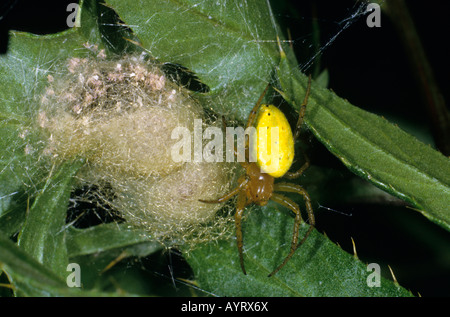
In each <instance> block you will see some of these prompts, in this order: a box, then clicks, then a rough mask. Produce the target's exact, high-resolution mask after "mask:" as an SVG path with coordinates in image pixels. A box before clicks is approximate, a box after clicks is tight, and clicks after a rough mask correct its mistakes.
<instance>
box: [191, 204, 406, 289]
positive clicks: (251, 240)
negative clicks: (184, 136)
mask: <svg viewBox="0 0 450 317" xmlns="http://www.w3.org/2000/svg"><path fill="white" fill-rule="evenodd" d="M286 211H287V210H285V209H282V208H281V207H278V206H277V205H276V204H270V205H268V207H266V208H248V210H247V211H246V212H247V214H248V219H247V220H246V221H244V225H243V234H244V262H245V266H246V271H247V275H244V274H243V273H242V271H241V267H240V265H239V256H238V251H237V247H236V242H235V241H234V240H227V241H220V242H219V243H208V244H204V245H202V246H200V247H199V248H198V249H196V250H194V251H193V252H190V253H189V254H188V256H187V260H188V262H189V264H190V265H191V266H192V268H193V270H194V273H195V276H196V277H197V279H198V283H199V286H200V287H201V288H202V289H205V290H207V291H208V292H211V293H212V294H214V295H217V296H258V297H259V296H411V293H410V292H408V291H407V290H405V289H404V288H402V287H399V286H398V285H396V284H395V283H394V282H392V281H390V280H387V279H385V278H381V281H380V287H369V285H368V283H367V280H368V279H370V278H371V277H370V273H372V271H371V270H369V271H368V269H367V266H366V265H365V264H363V263H362V262H360V261H359V260H357V259H355V258H354V257H353V256H351V255H349V254H348V253H346V252H345V251H343V250H342V249H341V248H339V247H338V246H336V245H335V244H334V243H332V242H331V241H330V240H329V239H327V238H326V237H324V236H323V235H322V234H320V233H318V232H317V231H313V233H312V234H311V235H310V236H309V237H308V239H306V241H305V243H304V244H303V245H302V246H300V248H299V249H297V251H296V253H295V254H294V256H293V257H292V258H291V260H290V261H289V262H287V264H286V265H285V266H284V267H283V268H282V269H281V270H280V271H279V272H278V273H276V275H274V276H272V277H268V276H267V275H268V274H269V273H270V272H272V271H273V270H274V269H275V268H276V267H277V266H278V265H279V264H280V263H281V261H282V260H283V259H284V257H285V256H286V255H287V254H288V252H289V248H290V241H291V239H292V229H293V223H294V220H293V218H292V217H289V216H288V214H287V213H286ZM306 230H307V226H303V227H302V228H301V233H300V236H303V235H304V234H305V233H306ZM383 269H384V270H386V271H387V270H388V268H382V270H383Z"/></svg>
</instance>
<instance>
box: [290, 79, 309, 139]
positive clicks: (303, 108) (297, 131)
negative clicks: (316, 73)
mask: <svg viewBox="0 0 450 317" xmlns="http://www.w3.org/2000/svg"><path fill="white" fill-rule="evenodd" d="M310 92H311V75H309V78H308V87H307V88H306V95H305V99H303V102H302V104H301V105H300V111H299V113H298V121H297V125H296V127H295V133H294V141H295V140H297V139H298V137H299V136H300V130H301V127H302V124H303V118H304V117H305V114H306V105H307V104H308V98H309V93H310Z"/></svg>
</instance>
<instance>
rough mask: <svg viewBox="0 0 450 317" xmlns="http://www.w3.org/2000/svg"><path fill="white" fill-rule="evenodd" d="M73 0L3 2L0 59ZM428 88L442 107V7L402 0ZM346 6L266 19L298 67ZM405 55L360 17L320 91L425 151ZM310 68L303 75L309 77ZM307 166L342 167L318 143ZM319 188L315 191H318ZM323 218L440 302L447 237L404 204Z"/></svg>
mask: <svg viewBox="0 0 450 317" xmlns="http://www.w3.org/2000/svg"><path fill="white" fill-rule="evenodd" d="M71 2H76V1H66V0H59V1H20V0H6V1H5V0H3V2H2V3H3V4H0V18H1V20H0V53H5V52H7V50H8V31H9V30H20V31H25V32H31V33H35V34H48V33H57V32H60V31H62V30H64V29H67V26H66V18H67V15H68V14H69V12H67V11H66V8H67V4H68V3H71ZM407 4H408V7H409V9H410V11H411V15H412V17H413V19H414V22H415V25H416V28H417V31H418V33H419V35H420V38H421V41H422V43H423V46H424V47H425V51H426V54H427V56H428V59H429V62H430V64H431V66H432V68H433V70H434V75H435V77H436V80H437V84H438V86H439V87H440V89H441V91H442V93H443V95H444V98H445V100H447V101H448V100H449V98H450V96H449V92H448V91H449V89H448V88H449V86H450V77H449V70H450V67H449V66H450V65H449V64H450V61H449V56H450V54H449V53H450V49H449V48H448V44H447V42H448V33H449V31H450V28H449V26H448V23H449V20H448V14H449V12H450V10H449V9H450V4H449V2H448V1H432V2H427V3H426V4H425V2H423V1H420V2H419V1H414V2H413V1H408V3H407ZM357 6H358V5H357V4H355V2H354V1H344V0H342V1H277V2H276V3H275V2H274V4H273V7H274V12H275V15H276V17H277V19H278V21H279V22H280V23H281V25H282V27H283V28H285V29H286V30H287V29H289V30H290V33H291V37H292V40H293V45H294V48H295V50H296V52H297V56H298V59H299V62H300V65H302V63H305V62H306V61H307V60H309V58H311V56H313V55H314V52H313V50H311V49H309V48H308V47H311V46H312V45H313V44H314V43H313V36H312V29H311V23H312V21H313V20H314V19H317V21H318V22H319V27H320V28H319V29H320V39H321V40H320V41H321V42H320V45H321V46H323V45H324V44H325V43H327V42H328V41H329V39H330V38H332V37H333V36H334V35H335V34H336V33H337V32H339V31H340V30H341V29H342V25H343V24H342V22H343V21H344V20H345V19H346V18H348V17H350V16H351V15H352V13H354V12H355V10H356V8H357ZM409 53H410V52H408V51H407V50H405V48H404V46H403V45H402V41H401V34H398V33H397V31H396V29H395V28H394V26H393V24H392V23H391V21H390V19H389V17H387V16H385V15H382V17H381V27H380V28H369V27H367V25H366V18H365V17H364V16H363V17H361V18H360V19H359V20H355V21H354V22H353V23H352V24H351V26H350V27H349V28H348V29H346V30H344V31H343V32H342V33H341V34H340V35H339V37H338V38H337V39H336V40H335V41H334V42H333V43H332V44H331V45H330V46H329V47H328V48H327V49H326V50H325V51H324V52H323V54H321V55H320V56H319V60H318V61H320V68H321V69H327V70H328V71H329V74H330V81H329V87H330V88H332V89H333V90H334V91H335V92H336V93H337V94H338V95H339V96H341V97H343V98H346V99H348V100H349V101H350V102H351V103H352V104H354V105H356V106H358V107H361V108H364V109H366V110H368V111H371V112H374V113H377V114H380V115H383V116H385V117H386V118H388V119H389V120H390V121H392V122H395V123H397V124H399V126H400V127H402V128H404V129H405V130H407V131H408V132H410V133H412V134H414V135H415V136H416V137H418V138H419V139H420V140H422V141H423V142H425V143H429V144H431V145H432V146H435V140H433V136H432V135H431V132H430V131H431V127H430V121H429V119H428V118H427V115H426V110H425V103H424V99H423V96H422V95H421V94H420V89H419V88H420V87H419V86H418V82H417V81H416V79H415V75H414V71H413V69H412V67H411V64H410V63H409V60H408V54H409ZM313 69H314V66H312V67H311V68H309V69H307V70H306V72H308V71H312V70H313ZM313 147H314V149H313V155H312V164H313V165H318V166H335V167H336V168H337V169H338V170H339V169H342V170H343V173H345V171H344V168H343V166H342V164H341V163H340V162H338V161H337V159H335V158H334V157H333V156H331V155H330V154H328V153H327V152H326V151H325V150H323V148H322V147H321V145H320V144H315V145H314V146H313ZM324 190H325V189H324ZM327 207H329V208H331V209H333V210H337V211H339V212H333V211H332V210H327V209H324V208H319V210H318V211H317V212H316V217H317V225H318V229H319V230H320V231H322V232H325V233H326V234H327V235H328V236H329V237H330V239H331V240H332V241H335V242H336V243H339V245H340V246H341V247H342V248H343V249H345V250H347V251H348V252H350V253H353V251H352V244H351V238H350V237H352V238H353V239H354V240H355V242H356V247H357V252H358V256H359V257H360V258H361V259H362V260H363V261H365V262H367V263H370V262H377V263H379V264H380V265H381V269H382V274H383V275H384V276H386V277H387V278H390V273H389V270H388V268H387V265H390V266H391V267H392V269H393V271H394V273H395V275H396V278H397V280H398V281H399V283H400V284H401V285H402V286H404V287H406V288H408V289H410V290H411V291H413V293H414V294H417V293H420V295H422V296H449V295H450V287H449V285H450V252H449V250H450V234H449V233H448V232H447V231H445V230H443V229H442V228H440V227H438V226H437V225H434V224H433V223H430V222H429V221H428V220H427V219H425V218H424V217H423V216H422V215H420V214H419V213H417V212H415V211H413V210H411V209H408V208H405V206H398V205H395V204H394V205H393V206H387V205H385V204H380V203H376V204H374V203H364V202H358V203H352V204H343V203H336V204H333V203H328V204H327Z"/></svg>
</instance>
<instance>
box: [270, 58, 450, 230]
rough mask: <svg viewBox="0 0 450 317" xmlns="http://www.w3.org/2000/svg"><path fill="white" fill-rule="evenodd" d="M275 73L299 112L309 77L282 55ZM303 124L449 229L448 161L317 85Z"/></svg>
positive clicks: (355, 167)
mask: <svg viewBox="0 0 450 317" xmlns="http://www.w3.org/2000/svg"><path fill="white" fill-rule="evenodd" d="M278 75H279V79H280V83H281V87H282V90H283V92H284V97H285V99H286V100H287V101H288V102H289V103H291V104H292V105H293V106H294V107H295V108H297V109H298V107H299V106H300V104H301V103H302V101H303V99H304V96H305V88H306V86H307V77H306V76H305V75H304V74H302V73H301V72H300V71H299V70H298V68H297V63H296V62H295V60H294V59H293V58H288V57H286V55H284V54H282V59H281V64H280V67H279V71H278ZM306 123H307V125H308V127H309V128H310V129H311V130H312V131H313V133H314V135H315V136H316V137H317V138H318V139H319V140H320V141H321V142H322V143H323V144H324V145H325V146H326V147H327V148H328V149H329V150H330V151H331V152H332V153H333V154H334V155H336V156H337V157H338V158H339V159H340V160H341V161H342V162H343V163H344V164H345V165H346V166H347V167H348V168H349V169H350V170H351V171H353V172H354V173H356V174H357V175H359V176H360V177H362V178H364V179H366V180H368V181H369V182H371V183H373V184H374V185H376V186H378V187H380V188H381V189H383V190H385V191H387V192H388V193H390V194H392V195H394V196H397V197H399V198H401V199H403V200H406V201H407V202H410V203H411V204H412V205H413V206H414V207H415V208H417V209H418V210H419V211H420V212H421V213H422V214H424V215H425V216H426V217H427V218H428V219H430V220H432V221H434V222H435V223H437V224H439V225H441V226H442V227H444V228H446V229H447V230H450V208H449V206H450V159H448V158H447V157H445V156H443V155H442V154H441V153H439V152H437V151H435V150H433V149H432V148H431V147H430V146H428V145H425V144H423V143H422V142H420V141H419V140H417V139H416V138H414V137H413V136H411V135H409V134H407V133H406V132H404V131H403V130H401V129H400V128H398V127H397V126H396V125H394V124H392V123H390V122H388V121H387V120H386V119H384V118H382V117H379V116H377V115H375V114H372V113H369V112H367V111H364V110H362V109H360V108H357V107H355V106H353V105H351V104H350V103H349V102H348V101H346V100H345V99H342V98H339V97H338V96H336V94H334V93H333V92H331V91H330V90H328V89H326V88H322V87H320V86H319V85H316V84H315V83H313V85H312V87H311V95H310V98H309V101H308V105H307V113H306Z"/></svg>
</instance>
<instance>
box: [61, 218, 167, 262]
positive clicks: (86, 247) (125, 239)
mask: <svg viewBox="0 0 450 317" xmlns="http://www.w3.org/2000/svg"><path fill="white" fill-rule="evenodd" d="M140 244H145V245H146V247H147V248H146V252H147V254H148V253H152V252H155V251H157V250H160V249H161V248H162V245H161V244H160V243H157V242H154V241H151V238H150V237H149V235H148V233H147V232H140V231H137V230H132V229H129V228H128V225H121V224H116V223H109V224H101V225H98V226H94V227H90V228H87V229H76V228H73V227H70V228H69V229H68V232H67V250H68V252H69V256H70V257H75V256H80V255H88V254H94V253H99V252H106V251H110V250H114V249H119V248H126V247H130V246H134V245H140Z"/></svg>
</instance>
